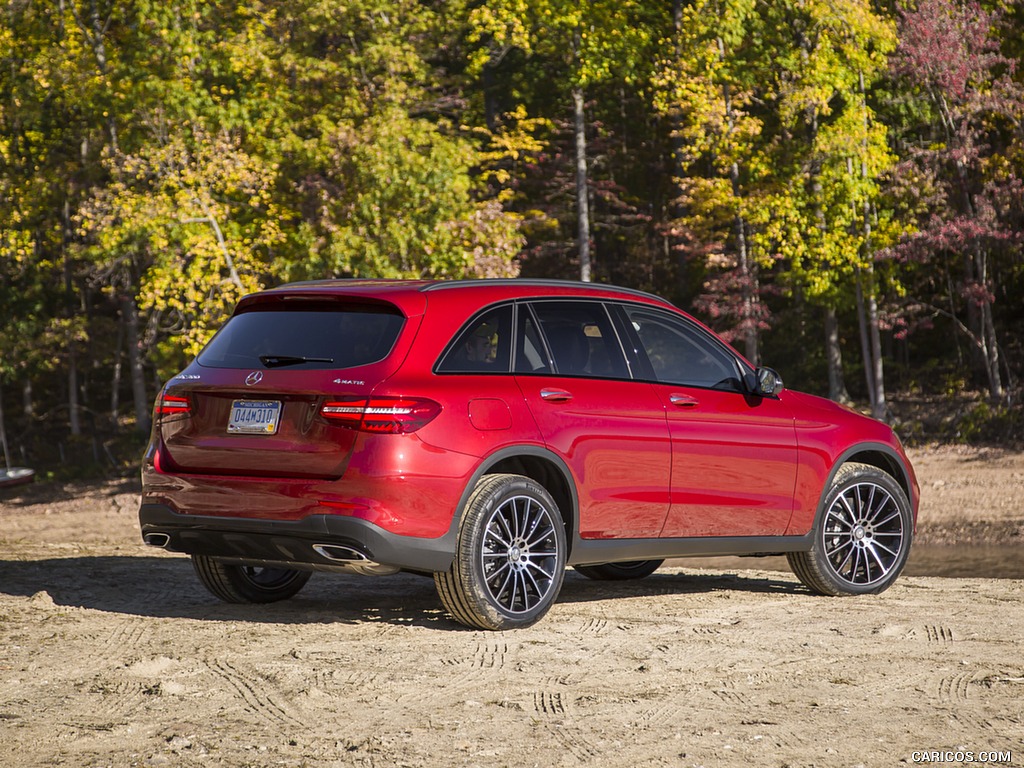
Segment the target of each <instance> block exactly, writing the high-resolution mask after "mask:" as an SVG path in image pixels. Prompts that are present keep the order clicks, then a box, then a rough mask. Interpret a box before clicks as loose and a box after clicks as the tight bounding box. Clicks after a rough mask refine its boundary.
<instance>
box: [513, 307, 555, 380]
mask: <svg viewBox="0 0 1024 768" xmlns="http://www.w3.org/2000/svg"><path fill="white" fill-rule="evenodd" d="M515 371H516V373H551V363H550V358H548V351H547V349H546V348H545V347H544V342H543V341H542V340H541V338H540V331H538V330H537V323H536V321H535V320H534V319H533V315H532V314H531V313H530V310H529V308H528V307H526V306H525V305H524V306H522V307H520V309H519V330H518V331H517V333H516V365H515Z"/></svg>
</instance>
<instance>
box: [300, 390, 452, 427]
mask: <svg viewBox="0 0 1024 768" xmlns="http://www.w3.org/2000/svg"><path fill="white" fill-rule="evenodd" d="M440 412H441V405H440V403H435V402H434V401H433V400H427V399H426V398H422V397H373V398H368V399H367V398H351V399H345V400H329V401H328V402H326V403H324V404H323V406H322V407H321V408H320V414H321V415H322V416H323V417H324V418H326V419H328V420H330V421H333V422H335V423H338V424H342V425H344V426H346V427H350V428H352V429H358V430H360V431H362V432H377V433H381V434H391V435H404V434H408V433H409V432H415V431H416V430H417V429H419V428H420V427H422V426H423V425H425V424H427V423H429V422H430V421H432V420H433V419H434V418H435V417H436V416H437V415H438V414H439V413H440Z"/></svg>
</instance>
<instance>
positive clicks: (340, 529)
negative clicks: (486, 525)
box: [139, 503, 455, 572]
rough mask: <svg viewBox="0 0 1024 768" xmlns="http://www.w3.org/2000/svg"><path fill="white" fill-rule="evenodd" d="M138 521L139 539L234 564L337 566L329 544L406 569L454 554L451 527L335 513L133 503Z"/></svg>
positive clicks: (438, 563)
mask: <svg viewBox="0 0 1024 768" xmlns="http://www.w3.org/2000/svg"><path fill="white" fill-rule="evenodd" d="M139 523H140V526H141V528H142V538H143V540H144V541H146V542H147V543H153V544H154V546H160V547H162V548H163V549H167V550H169V551H171V552H185V553H187V554H190V555H207V556H210V557H217V558H223V559H225V560H231V561H234V562H240V563H242V562H248V563H253V564H260V563H274V564H278V565H291V566H294V567H296V568H299V569H311V570H321V569H322V570H339V569H341V570H343V569H344V568H343V567H342V566H340V563H339V560H338V559H337V558H332V557H327V556H325V554H324V552H325V551H327V552H330V551H331V550H330V548H331V547H341V548H348V549H352V550H355V551H356V552H358V553H360V554H361V555H362V556H363V557H365V558H366V561H368V562H370V563H372V564H379V565H382V566H393V567H395V568H399V569H401V570H409V571H427V572H440V571H446V570H448V568H449V567H450V566H451V564H452V561H453V560H454V558H455V532H454V531H449V533H448V534H446V535H444V536H440V537H438V538H419V537H415V536H401V535H398V534H395V533H390V532H388V531H385V530H384V529H383V528H380V527H379V526H377V525H374V524H373V523H371V522H367V521H366V520H362V519H359V518H354V517H345V516H340V515H309V516H308V517H304V518H302V519H301V520H289V521H280V520H266V519H253V518H236V517H215V516H208V515H183V514H180V513H178V512H175V511H174V510H173V509H171V508H170V507H169V506H167V505H165V504H152V503H151V504H143V505H142V506H141V507H140V508H139ZM165 537H166V539H165ZM325 547H326V548H327V549H325ZM355 562H356V563H358V562H359V561H358V560H357V561H355Z"/></svg>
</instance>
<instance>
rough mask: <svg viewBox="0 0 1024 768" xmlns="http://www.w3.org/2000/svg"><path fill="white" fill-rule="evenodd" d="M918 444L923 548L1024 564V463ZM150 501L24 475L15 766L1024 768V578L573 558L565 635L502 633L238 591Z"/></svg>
mask: <svg viewBox="0 0 1024 768" xmlns="http://www.w3.org/2000/svg"><path fill="white" fill-rule="evenodd" d="M912 457H913V459H914V461H915V464H916V467H917V470H918V475H919V477H920V480H921V485H922V495H923V501H922V511H921V517H920V526H919V534H920V535H919V541H920V542H923V543H932V544H940V545H941V544H946V545H948V544H950V543H952V542H959V541H966V542H969V543H971V544H974V545H989V544H998V545H1002V546H1003V547H1004V551H1006V550H1005V547H1007V546H1009V547H1012V548H1013V549H1011V550H1010V551H1012V552H1015V553H1016V554H1015V557H1020V556H1024V493H1022V492H1021V487H1022V484H1024V454H1021V453H1008V452H1002V451H997V450H979V449H967V448H952V447H933V448H927V449H918V450H916V451H913V452H912ZM136 494H137V488H136V486H135V485H134V484H133V483H131V482H126V483H108V484H106V485H103V486H101V487H95V486H93V487H82V486H74V485H69V486H63V487H62V486H57V485H53V484H50V485H43V484H38V485H35V486H31V487H24V488H22V489H9V490H7V491H0V766H10V767H12V768H13V767H17V768H30V767H32V766H74V767H75V768H99V767H100V766H175V767H177V766H225V767H230V768H236V767H244V766H254V767H255V766H259V767H260V768H263V767H264V766H294V767H296V768H298V767H299V766H308V767H310V768H327V767H328V766H366V767H367V768H385V766H388V767H390V766H487V767H488V768H497V767H499V766H509V767H511V766H515V767H516V768H522V767H525V766H566V767H571V766H579V765H585V766H612V765H614V766H679V767H680V768H689V767H690V766H708V767H709V768H710V767H712V766H844V767H853V766H866V767H873V766H898V765H903V764H914V763H915V762H916V761H917V759H918V758H919V757H920V756H919V755H915V754H914V753H915V752H921V751H925V752H929V753H930V752H943V753H945V752H948V751H950V752H960V753H962V754H960V755H956V754H953V755H948V756H947V755H938V756H935V755H932V756H931V757H932V758H933V759H932V760H931V761H930V762H938V761H937V760H935V759H934V758H935V757H939V758H945V757H950V758H956V757H961V758H968V757H972V756H973V758H974V760H975V761H976V762H982V761H983V760H984V759H985V758H987V757H988V755H987V754H986V755H983V754H982V753H988V752H997V753H1002V755H1001V756H1000V757H999V760H998V761H993V762H997V764H1002V765H1011V764H1013V765H1024V715H1022V712H1024V652H1022V643H1021V636H1022V631H1024V608H1022V603H1024V580H1020V579H993V578H935V577H922V576H913V575H904V577H903V578H901V580H900V581H899V582H897V584H896V585H895V586H894V587H893V588H892V589H890V590H889V591H888V592H886V593H884V594H882V595H880V596H875V597H866V598H845V599H828V598H820V597H814V596H812V595H810V594H809V593H808V592H806V591H805V590H803V589H802V588H801V587H800V586H799V584H798V583H797V581H796V580H795V578H794V577H793V576H791V575H790V574H788V573H782V572H778V571H771V570H765V569H763V567H762V565H761V561H758V560H745V561H743V564H742V566H740V567H733V566H731V565H730V566H729V567H726V568H722V567H717V568H715V567H707V566H704V565H702V566H701V567H699V568H698V567H695V565H696V563H690V562H687V561H675V562H674V563H672V564H671V566H670V567H666V568H664V569H663V570H661V571H659V572H658V573H656V574H655V575H653V576H651V577H649V578H647V579H645V580H643V581H639V582H634V583H622V584H602V583H597V582H591V581H588V580H586V579H583V578H582V577H580V576H579V575H577V574H575V573H574V572H571V571H570V573H569V574H568V575H567V578H566V582H565V587H564V589H563V592H562V596H561V599H560V600H559V602H558V603H557V605H556V606H555V607H554V608H553V610H552V611H551V613H550V614H549V615H548V616H547V617H546V618H545V619H544V620H543V621H542V622H541V623H540V624H538V625H537V626H535V627H533V628H530V629H526V630H521V631H518V632H510V633H503V634H502V633H486V632H477V631H471V630H467V629H464V628H462V627H460V626H459V625H457V624H454V623H453V622H452V621H450V620H449V619H448V618H446V616H445V615H444V613H443V612H442V611H441V609H440V606H439V603H438V600H437V598H436V596H435V593H434V587H433V583H432V582H431V581H430V580H428V579H424V578H422V577H416V576H406V575H401V576H394V577H387V578H375V579H374V578H366V577H358V576H329V575H325V574H317V575H316V576H314V578H313V580H312V581H311V582H310V584H309V585H308V586H307V587H306V589H305V590H304V591H303V592H302V593H301V594H300V595H299V596H298V597H297V598H295V599H293V600H291V601H289V602H287V603H283V604H277V605H273V606H270V607H249V606H229V605H225V604H222V603H219V602H217V601H216V600H215V599H214V598H213V597H211V596H210V595H208V594H207V593H206V592H205V591H204V590H203V588H202V587H201V586H200V585H199V583H198V581H197V580H196V578H195V577H194V576H193V574H192V570H191V566H190V564H189V561H188V560H187V559H186V558H184V557H182V556H176V555H170V554H166V553H161V552H155V551H153V550H151V549H147V548H145V547H144V546H143V545H142V544H141V542H140V540H139V535H138V531H137V527H136V519H135V515H136V509H137V495H136ZM1017 548H1019V549H1017ZM1006 753H1010V757H1008V756H1007V754H1006ZM926 757H928V755H926ZM944 764H946V765H950V764H954V765H955V764H960V763H959V762H952V761H949V760H947V761H946V762H945V763H944Z"/></svg>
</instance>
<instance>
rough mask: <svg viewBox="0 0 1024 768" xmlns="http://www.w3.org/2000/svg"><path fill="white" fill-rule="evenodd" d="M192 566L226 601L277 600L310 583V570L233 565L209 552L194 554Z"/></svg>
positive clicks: (258, 601) (206, 583)
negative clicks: (215, 557)
mask: <svg viewBox="0 0 1024 768" xmlns="http://www.w3.org/2000/svg"><path fill="white" fill-rule="evenodd" d="M192 567H193V568H195V570H196V575H197V576H199V581H201V582H202V583H203V586H204V587H206V588H207V589H208V590H210V592H211V593H212V594H213V595H214V596H215V597H219V598H220V599H221V600H223V601H224V602H225V603H275V602H277V601H278V600H287V599H288V598H289V597H292V596H293V595H295V594H296V593H297V592H298V591H299V590H300V589H302V588H303V587H304V586H306V582H307V581H309V577H310V576H312V575H313V574H312V573H311V572H310V571H293V570H290V569H287V568H265V567H262V566H254V565H229V564H227V563H222V562H220V561H219V560H216V559H214V558H212V557H208V556H206V555H192Z"/></svg>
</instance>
